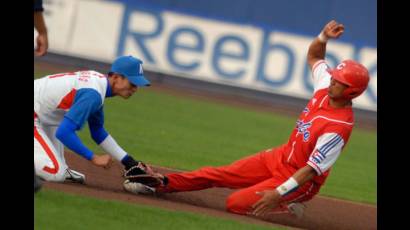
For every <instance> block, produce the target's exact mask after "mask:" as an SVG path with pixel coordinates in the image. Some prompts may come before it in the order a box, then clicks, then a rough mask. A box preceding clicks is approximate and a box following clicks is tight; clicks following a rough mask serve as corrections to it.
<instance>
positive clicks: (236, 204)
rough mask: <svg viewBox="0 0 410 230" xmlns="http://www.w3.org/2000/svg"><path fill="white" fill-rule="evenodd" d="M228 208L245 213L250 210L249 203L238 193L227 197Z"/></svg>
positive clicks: (229, 210) (228, 209) (233, 211)
mask: <svg viewBox="0 0 410 230" xmlns="http://www.w3.org/2000/svg"><path fill="white" fill-rule="evenodd" d="M226 210H227V211H228V212H232V213H236V214H242V215H245V214H246V213H247V212H248V211H249V205H247V204H245V203H244V202H243V201H241V199H240V197H239V196H238V195H237V194H236V193H233V194H231V195H230V196H229V197H228V198H227V199H226Z"/></svg>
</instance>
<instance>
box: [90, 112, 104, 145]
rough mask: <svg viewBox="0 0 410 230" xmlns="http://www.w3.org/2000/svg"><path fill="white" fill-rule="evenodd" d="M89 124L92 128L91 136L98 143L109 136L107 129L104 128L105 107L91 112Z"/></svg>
mask: <svg viewBox="0 0 410 230" xmlns="http://www.w3.org/2000/svg"><path fill="white" fill-rule="evenodd" d="M88 126H89V128H90V133H91V137H92V138H93V140H94V141H95V143H97V144H98V145H99V144H100V143H101V142H103V141H104V140H105V138H106V137H107V136H108V133H107V131H106V130H105V129H104V111H103V107H100V109H98V110H97V112H95V113H93V114H91V116H90V118H88Z"/></svg>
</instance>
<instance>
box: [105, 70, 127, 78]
mask: <svg viewBox="0 0 410 230" xmlns="http://www.w3.org/2000/svg"><path fill="white" fill-rule="evenodd" d="M114 74H116V75H118V76H121V77H124V76H123V75H122V74H119V73H116V72H111V71H110V72H108V77H111V76H112V75H114Z"/></svg>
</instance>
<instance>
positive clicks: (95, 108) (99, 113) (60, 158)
mask: <svg viewBox="0 0 410 230" xmlns="http://www.w3.org/2000/svg"><path fill="white" fill-rule="evenodd" d="M149 85H150V82H149V81H148V80H147V79H146V78H145V77H144V74H143V69H142V61H141V60H139V59H138V58H134V57H132V56H122V57H119V58H117V59H116V60H115V61H114V63H113V64H112V67H111V70H110V72H109V73H108V76H105V75H104V74H101V73H99V72H96V71H93V70H89V71H78V72H71V73H61V74H54V75H48V76H45V77H43V78H40V79H37V80H34V162H35V171H36V174H37V175H38V176H40V177H41V178H42V179H44V180H46V181H56V182H63V181H65V180H71V181H74V182H79V183H83V182H84V181H85V176H84V175H83V174H81V173H79V172H76V171H74V170H72V169H70V168H69V167H68V165H67V163H66V161H65V158H64V146H66V147H68V148H69V149H71V150H72V151H74V152H75V153H77V154H79V155H81V156H82V157H84V158H85V159H87V160H89V161H91V162H92V163H93V164H95V165H97V166H102V167H108V166H109V165H110V163H111V162H112V157H113V158H115V159H116V160H118V161H120V162H121V163H122V164H123V165H124V166H125V170H128V169H130V168H133V167H134V166H137V165H140V164H139V163H140V162H139V161H136V160H134V159H133V158H132V157H131V156H130V155H128V154H127V152H126V151H124V150H123V149H122V148H121V147H120V146H119V145H118V144H117V142H116V141H115V140H114V139H113V138H112V137H111V135H110V134H109V133H108V132H107V131H106V130H105V129H104V111H103V105H104V100H105V99H106V98H109V97H113V96H120V97H122V98H125V99H127V98H129V97H130V96H131V95H133V94H134V93H135V92H136V91H137V89H138V87H143V86H149ZM85 122H88V125H89V129H90V133H91V137H92V139H93V140H94V141H95V142H96V143H97V144H98V145H99V146H100V147H101V148H102V149H103V150H104V151H105V152H106V153H108V154H104V155H96V154H94V153H93V152H92V151H91V150H89V149H88V148H87V147H86V146H85V145H84V144H83V143H82V142H81V140H80V139H79V137H78V136H77V134H76V131H77V130H80V129H81V128H82V127H83V126H84V124H85ZM141 163H142V162H141ZM134 168H135V167H134ZM139 173H144V172H143V171H141V170H139Z"/></svg>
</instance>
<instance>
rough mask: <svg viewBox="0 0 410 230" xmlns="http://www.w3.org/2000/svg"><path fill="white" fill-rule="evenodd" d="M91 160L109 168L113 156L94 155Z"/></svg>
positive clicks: (97, 164)
mask: <svg viewBox="0 0 410 230" xmlns="http://www.w3.org/2000/svg"><path fill="white" fill-rule="evenodd" d="M91 162H92V163H93V164H94V165H96V166H100V167H104V168H109V167H110V166H111V163H112V158H111V156H110V155H108V154H104V155H94V156H93V159H91Z"/></svg>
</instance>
